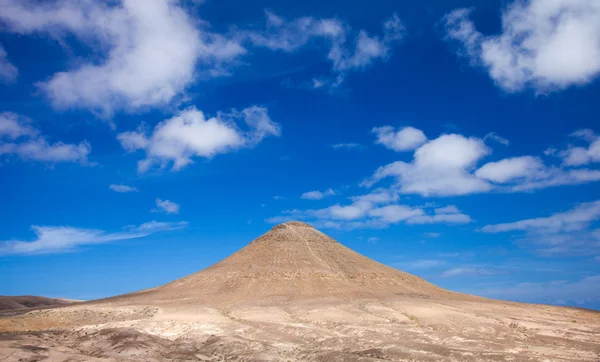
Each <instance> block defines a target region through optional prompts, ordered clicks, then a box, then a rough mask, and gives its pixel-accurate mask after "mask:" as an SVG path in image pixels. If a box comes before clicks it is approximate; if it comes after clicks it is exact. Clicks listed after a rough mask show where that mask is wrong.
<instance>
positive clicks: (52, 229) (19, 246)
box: [0, 221, 187, 255]
mask: <svg viewBox="0 0 600 362" xmlns="http://www.w3.org/2000/svg"><path fill="white" fill-rule="evenodd" d="M186 225H187V223H186V222H176V223H164V222H156V221H151V222H148V223H145V224H142V225H139V226H131V227H127V228H126V229H127V230H126V231H120V232H106V231H104V230H98V229H82V228H75V227H71V226H36V225H34V226H32V227H31V230H32V231H33V232H34V234H35V235H36V237H35V239H34V240H30V241H25V240H8V241H0V255H30V254H47V253H62V252H71V251H75V250H77V248H78V247H80V246H84V245H94V244H104V243H109V242H114V241H121V240H127V239H136V238H142V237H145V236H148V235H151V234H153V233H155V232H158V231H167V230H175V229H180V228H183V227H185V226H186Z"/></svg>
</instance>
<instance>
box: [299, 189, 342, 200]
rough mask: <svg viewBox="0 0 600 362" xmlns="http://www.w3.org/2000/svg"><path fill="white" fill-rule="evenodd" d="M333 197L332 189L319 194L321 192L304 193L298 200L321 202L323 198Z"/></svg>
mask: <svg viewBox="0 0 600 362" xmlns="http://www.w3.org/2000/svg"><path fill="white" fill-rule="evenodd" d="M333 195H335V191H334V190H333V189H327V190H325V191H323V192H321V191H309V192H305V193H303V194H302V195H301V196H300V198H302V199H306V200H321V199H322V198H324V197H327V196H333Z"/></svg>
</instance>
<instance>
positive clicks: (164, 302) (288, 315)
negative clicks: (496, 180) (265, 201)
mask: <svg viewBox="0 0 600 362" xmlns="http://www.w3.org/2000/svg"><path fill="white" fill-rule="evenodd" d="M90 282H92V281H90ZM0 332H1V333H0V360H2V361H42V360H44V361H238V360H239V361H388V360H389V361H440V360H442V361H600V313H599V312H595V311H589V310H583V309H576V308H566V307H554V306H547V305H533V304H521V303H511V302H501V301H495V300H490V299H484V298H480V297H475V296H470V295H465V294H460V293H454V292H450V291H447V290H444V289H441V288H439V287H437V286H435V285H433V284H430V283H428V282H426V281H425V280H423V279H421V278H418V277H416V276H413V275H411V274H408V273H404V272H402V271H399V270H396V269H393V268H390V267H387V266H385V265H382V264H379V263H377V262H375V261H373V260H371V259H368V258H366V257H364V256H362V255H360V254H357V253H355V252H353V251H352V250H350V249H348V248H346V247H344V246H343V245H341V244H340V243H338V242H336V241H335V240H333V239H331V238H330V237H328V236H327V235H325V234H323V233H321V232H320V231H318V230H316V229H314V228H312V227H311V226H309V225H307V224H304V223H300V222H288V223H284V224H281V225H277V226H275V227H274V228H273V229H271V231H269V232H268V233H266V234H264V235H263V236H261V237H259V238H258V239H256V240H254V241H253V242H251V243H250V244H249V245H248V246H247V247H245V248H244V249H242V250H240V251H239V252H237V253H235V254H233V255H231V256H230V257H229V258H227V259H225V260H223V261H222V262H220V263H218V264H215V265H214V266H212V267H210V268H208V269H206V270H203V271H200V272H198V273H195V274H192V275H190V276H187V277H185V278H182V279H179V280H176V281H174V282H172V283H169V284H167V285H164V286H161V287H157V288H154V289H150V290H144V291H140V292H137V293H132V294H127V295H123V296H118V297H114V298H108V299H103V300H98V301H90V302H84V303H75V304H70V305H67V306H59V307H55V308H44V309H37V310H30V311H25V312H18V311H17V312H15V313H8V314H5V315H4V316H2V317H0Z"/></svg>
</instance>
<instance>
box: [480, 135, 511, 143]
mask: <svg viewBox="0 0 600 362" xmlns="http://www.w3.org/2000/svg"><path fill="white" fill-rule="evenodd" d="M488 139H490V140H492V141H496V142H498V143H500V144H503V145H505V146H508V145H510V141H509V140H507V139H506V138H504V137H500V136H499V135H498V134H497V133H496V132H490V133H488V134H486V135H485V137H483V140H484V141H487V140H488Z"/></svg>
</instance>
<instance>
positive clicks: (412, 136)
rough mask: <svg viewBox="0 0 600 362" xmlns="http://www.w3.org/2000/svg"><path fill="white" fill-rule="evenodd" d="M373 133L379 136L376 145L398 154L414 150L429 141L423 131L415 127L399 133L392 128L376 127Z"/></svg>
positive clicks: (403, 129)
mask: <svg viewBox="0 0 600 362" xmlns="http://www.w3.org/2000/svg"><path fill="white" fill-rule="evenodd" d="M372 132H373V133H375V135H376V136H377V140H376V141H375V143H378V144H381V145H383V146H384V147H386V148H389V149H390V150H394V151H398V152H401V151H410V150H414V149H415V148H417V147H419V146H421V145H422V144H423V143H425V142H426V141H427V137H426V136H425V134H424V133H423V131H421V130H420V129H416V128H414V127H404V128H402V129H400V130H398V131H395V130H394V127H391V126H384V127H375V128H373V131H372Z"/></svg>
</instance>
